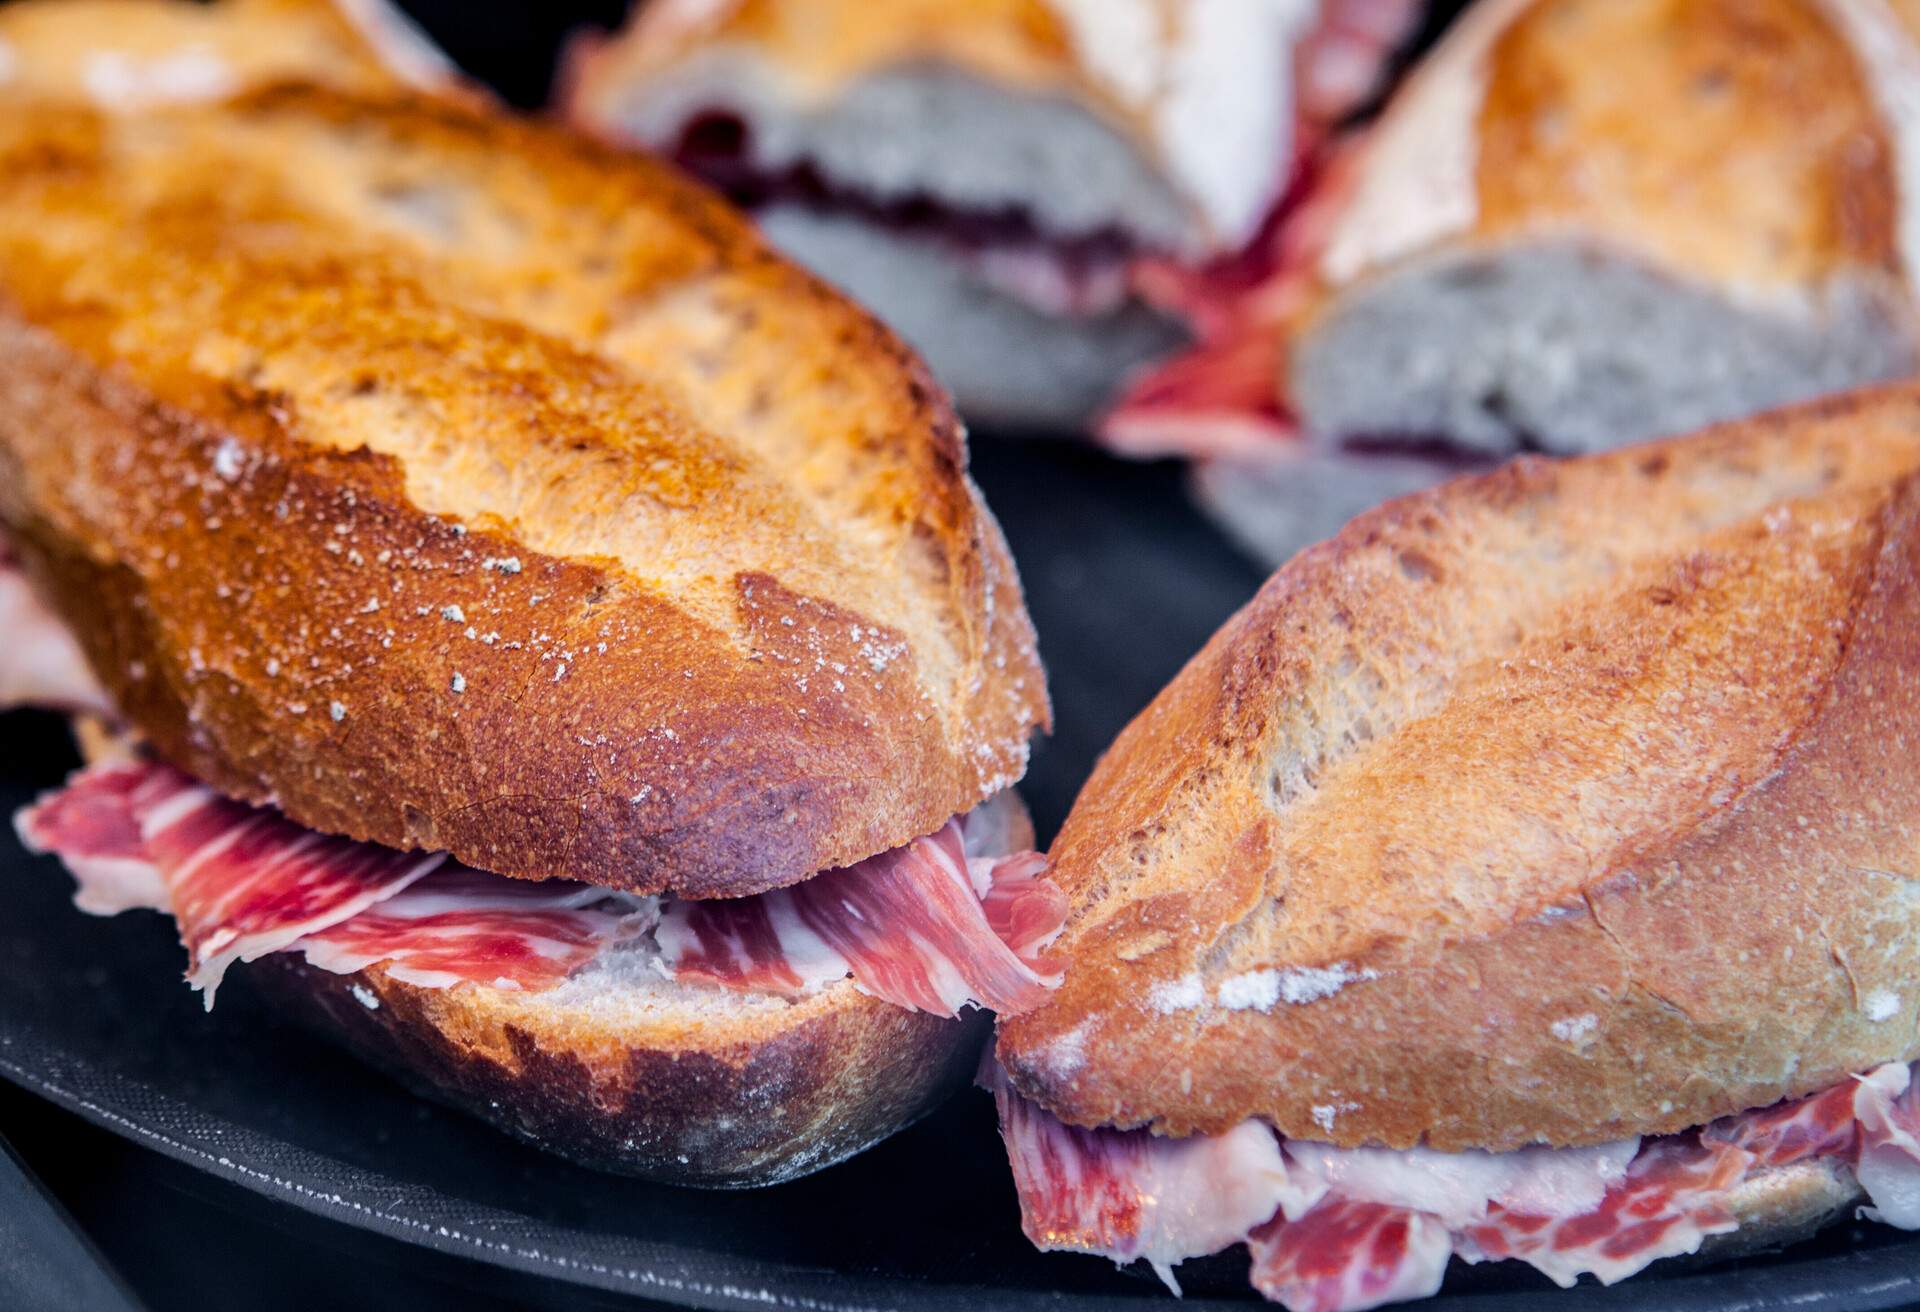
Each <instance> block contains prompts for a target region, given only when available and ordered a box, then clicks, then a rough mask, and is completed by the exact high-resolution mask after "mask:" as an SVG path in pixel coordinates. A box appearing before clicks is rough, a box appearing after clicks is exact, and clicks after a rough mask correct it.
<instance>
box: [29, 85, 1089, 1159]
mask: <svg viewBox="0 0 1920 1312" xmlns="http://www.w3.org/2000/svg"><path fill="white" fill-rule="evenodd" d="M85 100H86V97H84V96H75V95H71V94H67V93H65V92H56V93H48V94H45V95H35V96H26V97H22V98H20V99H19V100H17V101H15V102H12V103H9V104H8V106H7V112H6V113H5V114H4V115H0V529H3V530H4V535H5V538H6V541H7V543H8V548H7V553H8V554H7V557H6V559H7V560H8V562H9V571H8V573H7V575H6V577H5V579H4V582H0V599H4V600H5V602H6V604H7V605H9V606H10V607H17V608H19V612H20V613H23V614H26V613H31V614H32V615H33V618H32V620H31V631H32V632H33V633H35V634H37V635H41V636H42V637H43V638H44V639H45V642H44V644H40V643H35V644H17V643H14V642H11V641H10V642H8V643H6V644H4V650H0V667H4V666H7V665H10V664H12V663H14V662H17V661H19V660H20V658H21V657H22V656H23V655H25V656H27V657H28V658H29V659H32V660H36V661H37V662H38V663H39V665H40V666H41V667H43V668H40V669H38V671H37V672H36V671H34V670H29V671H27V672H26V673H24V674H23V673H19V672H16V671H13V670H6V671H5V672H4V673H0V685H4V686H6V687H10V688H14V689H23V690H26V693H27V694H28V695H31V696H32V697H33V698H34V700H37V701H41V702H47V701H51V702H54V703H56V704H59V705H62V706H74V707H82V708H86V709H90V710H93V711H94V712H96V713H98V714H102V715H109V716H111V717H112V718H113V719H114V720H115V721H116V722H117V723H118V724H119V725H120V726H122V727H123V728H124V730H125V731H127V732H128V733H129V734H131V735H132V736H134V737H135V738H136V739H137V741H138V744H139V745H138V748H137V750H136V752H135V753H134V754H133V755H132V756H131V759H122V760H119V761H106V762H102V763H99V764H96V765H94V766H92V767H90V768H88V769H85V770H83V771H82V772H80V773H79V774H78V775H76V776H75V777H74V778H73V779H71V780H70V781H69V782H68V783H67V784H66V786H65V787H63V788H61V789H58V790H55V791H54V792H52V793H50V794H48V795H47V796H46V797H44V798H42V799H41V800H40V801H39V802H38V803H37V804H36V805H34V806H32V807H29V808H28V809H27V810H25V811H24V812H23V813H22V814H21V815H20V816H19V817H18V818H17V822H16V823H17V828H18V830H19V833H20V835H21V837H22V838H23V839H24V841H25V842H26V843H27V845H28V846H29V847H31V848H33V849H36V850H39V851H43V852H46V853H49V854H51V855H52V856H53V857H57V858H58V859H59V860H60V861H61V862H63V863H64V864H65V866H66V867H67V869H68V870H69V871H70V872H71V873H72V875H73V877H74V878H75V880H76V882H77V885H78V893H77V897H76V900H77V902H78V904H79V905H80V907H81V908H82V909H83V910H86V911H92V912H98V913H112V912H117V911H121V910H126V909H132V908H152V909H154V910H157V911H160V912H163V913H165V914H167V915H170V916H171V917H172V918H173V919H174V921H175V922H176V926H177V928H178V931H179V934H180V937H181V941H182V943H183V946H184V947H185V949H186V952H187V958H188V979H189V981H190V982H191V983H192V984H193V985H194V986H196V987H198V988H200V989H201V990H203V991H204V993H205V995H206V997H207V1000H208V1002H209V1004H210V1005H211V1003H212V1001H213V998H214V996H215V991H216V989H217V988H218V987H219V986H220V984H221V981H222V980H223V978H225V977H226V975H227V972H228V971H229V970H230V969H232V968H233V967H235V966H237V965H241V964H242V963H250V964H246V965H244V966H243V967H242V970H243V973H244V974H246V975H247V976H248V977H249V983H250V984H251V985H252V986H254V987H255V988H256V989H257V990H258V991H259V992H260V993H261V994H262V995H263V996H265V997H267V998H269V999H270V1000H273V1001H274V1002H275V1003H276V1005H279V1006H283V1007H285V1008H286V1009H287V1010H288V1012H289V1014H292V1015H294V1016H297V1017H299V1018H301V1019H303V1020H304V1021H306V1022H307V1023H309V1024H311V1025H313V1026H315V1027H316V1028H317V1029H319V1030H320V1031H321V1032H323V1033H326V1034H330V1035H332V1036H333V1037H335V1038H337V1039H338V1040H340V1041H342V1042H344V1043H345V1044H346V1045H347V1046H349V1047H350V1048H352V1049H354V1050H356V1051H358V1052H360V1053H361V1054H363V1055H364V1056H366V1057H367V1058H368V1059H370V1060H371V1061H373V1062H374V1063H375V1064H377V1065H379V1066H382V1067H384V1068H386V1069H387V1070H389V1071H392V1072H394V1073H395V1074H397V1075H398V1076H399V1077H400V1078H401V1079H403V1080H405V1081H407V1082H408V1083H409V1084H411V1085H413V1086H414V1087H415V1088H417V1089H419V1090H420V1091H421V1092H423V1093H424V1094H426V1095H427V1096H430V1097H433V1098H436V1099H439V1100H442V1101H445V1102H448V1103H451V1104H453V1105H456V1106H459V1107H464V1108H466V1109H468V1110H470V1111H472V1112H474V1113H475V1114H477V1115H479V1116H481V1117H484V1118H486V1119H487V1120H489V1121H492V1122H494V1123H495V1124H497V1125H499V1126H500V1127H501V1128H503V1129H505V1130H508V1131H509V1132H511V1133H513V1134H516V1135H518V1136H520V1137H522V1138H524V1139H527V1140H530V1141H532V1142H533V1143H536V1144H538V1145H540V1146H542V1147H545V1148H548V1149H550V1150H553V1151H555V1152H559V1153H563V1154H565V1155H568V1156H570V1157H573V1158H575V1159H578V1160H580V1161H582V1162H585V1163H587V1164H589V1165H591V1166H594V1167H598V1168H602V1169H608V1170H615V1171H625V1172H631V1173H635V1174H640V1175H644V1176H649V1177H653V1178H657V1179H662V1180H670V1181H675V1182H680V1183H689V1184H701V1185H713V1186H741V1185H752V1184H764V1183H768V1182H772V1181H776V1180H781V1179H787V1178H791V1177H793V1176H796V1175H799V1174H802V1173H805V1172H807V1171H811V1170H816V1169H819V1168H820V1167H823V1166H826V1165H828V1164H830V1163H832V1162H834V1161H837V1160H839V1159H841V1158H843V1157H845V1156H847V1155H849V1154H851V1153H854V1152H857V1151H859V1150H860V1149H861V1148H863V1147H865V1146H867V1145H868V1144H871V1143H873V1142H875V1141H876V1140H878V1139H879V1138H881V1137H883V1136H885V1135H887V1134H888V1133H890V1132H892V1131H893V1130H895V1129H898V1128H899V1127H900V1126H902V1125H904V1124H906V1123H908V1122H909V1121H911V1120H913V1119H914V1118H915V1117H917V1116H919V1115H920V1114H922V1113H923V1112H925V1111H926V1110H927V1109H928V1108H930V1107H931V1106H932V1105H933V1104H934V1103H935V1102H936V1101H938V1100H939V1099H940V1098H941V1097H943V1096H944V1095H945V1094H946V1093H947V1092H948V1091H949V1090H950V1089H951V1088H953V1087H954V1086H955V1085H956V1084H964V1083H965V1080H966V1078H967V1077H968V1075H970V1073H971V1071H972V1067H973V1064H974V1061H975V1058H976V1054H977V1044H978V1040H979V1038H980V1037H981V1035H982V1033H983V1023H984V1020H983V1018H982V1017H980V1016H978V1015H977V1014H973V1013H975V1012H977V1011H978V1009H979V1008H980V1007H1001V1008H1005V1009H1009V1010H1015V1009H1018V1008H1020V1007H1024V1006H1029V1005H1032V1004H1033V1003H1034V1002H1036V1001H1037V1000H1038V999H1039V998H1040V997H1042V996H1044V995H1045V993H1046V992H1048V991H1049V990H1050V989H1051V988H1052V987H1053V986H1054V985H1056V984H1057V982H1058V972H1057V970H1056V969H1055V967H1054V964H1053V963H1052V961H1051V959H1050V957H1048V955H1047V953H1046V951H1045V945H1046V942H1047V941H1048V939H1049V938H1050V937H1051V935H1052V934H1053V933H1054V932H1056V931H1057V929H1058V926H1059V919H1060V916H1061V914H1062V912H1063V908H1064V902H1063V899H1062V898H1061V897H1060V895H1059V894H1058V891H1057V889H1055V888H1054V887H1053V886H1052V885H1051V884H1050V883H1048V881H1047V880H1046V879H1045V877H1044V874H1043V872H1042V869H1041V863H1040V862H1039V860H1038V858H1036V857H1034V856H1032V855H1031V854H1030V853H1025V854H1023V852H1024V849H1026V848H1027V847H1029V846H1030V845H1031V842H1032V837H1031V829H1030V827H1029V826H1028V824H1027V822H1026V820H1025V816H1024V813H1023V811H1022V809H1021V808H1020V806H1019V803H1018V801H1017V799H1016V798H1015V797H1014V795H1013V793H1012V792H1011V791H1010V790H1011V788H1012V786H1013V785H1014V783H1015V782H1016V781H1017V780H1018V779H1019V778H1020V776H1021V774H1022V773H1023V771H1024V767H1025V762H1026V758H1027V750H1028V741H1029V738H1030V736H1031V735H1032V734H1033V732H1034V731H1035V730H1036V729H1040V728H1043V727H1044V726H1045V725H1046V724H1047V722H1048V714H1049V712H1048V706H1047V697H1046V690H1045V683H1044V675H1043V673H1042V670H1041V667H1040V664H1039V661H1038V658H1037V656H1036V653H1035V648H1034V642H1033V632H1032V628H1031V625H1030V623H1029V621H1028V618H1027V616H1026V613H1025V609H1024V606H1023V603H1022V599H1021V591H1020V585H1019V580H1018V578H1017V576H1016V575H1015V572H1014V569H1013V565H1012V563H1011V560H1010V558H1009V556H1008V553H1007V549H1006V545H1005V542H1004V540H1003V539H1002V537H1001V534H1000V531H999V529H998V527H997V525H996V524H995V523H994V521H993V519H992V517H991V515H990V514H989V512H988V511H987V509H986V508H985V506H984V505H983V504H982V502H981V500H980V497H979V494H978V491H977V490H976V489H975V487H974V485H973V483H972V481H971V480H970V479H969V477H968V475H967V471H966V463H967V458H966V447H965V444H964V439H963V435H962V433H961V430H960V428H959V426H958V424H957V422H956V420H955V418H954V416H953V414H952V413H951V411H950V409H949V407H948V404H947V402H946V400H945V398H944V397H943V395H942V394H941V392H940V390H939V389H938V387H937V386H936V385H935V384H934V383H933V381H932V379H931V378H930V377H929V376H928V374H927V373H926V371H925V369H924V368H923V367H922V366H921V365H920V363H919V362H918V361H917V360H916V358H915V357H914V356H913V355H912V354H911V353H910V352H909V351H908V350H907V349H906V348H905V347H904V346H902V345H901V343H900V342H899V341H898V339H896V338H895V337H894V336H893V335H892V334H891V333H889V332H888V331H887V330H886V329H884V328H883V327H881V326H880V325H879V324H878V323H877V322H876V321H875V320H874V319H872V318H871V317H870V316H869V315H867V314H866V313H865V312H864V311H862V310H860V309H859V308H858V307H856V306H855V305H853V304H852V303H851V302H849V301H848V300H846V299H845V298H843V297H842V296H840V295H839V294H837V293H835V292H833V291H832V290H830V289H829V288H827V287H826V286H825V285H824V284H822V283H820V282H819V281H817V280H816V279H814V278H813V277H811V276H810V275H808V274H806V273H804V272H802V271H801V270H799V269H798V268H796V267H795V266H793V265H792V264H790V263H788V262H787V261H785V260H784V259H782V258H781V257H779V256H777V255H776V254H774V253H773V252H772V251H771V250H770V249H769V248H768V247H767V246H766V245H765V244H764V243H763V242H762V241H761V239H760V238H759V237H758V236H757V235H756V234H755V233H754V231H753V230H752V228H751V227H750V226H749V225H748V223H747V222H746V221H745V220H744V219H743V218H742V217H740V216H739V215H738V214H737V213H736V212H734V211H733V210H732V209H731V208H729V207H728V206H727V205H726V204H725V203H724V202H722V201H721V200H720V199H719V198H717V197H715V196H713V195H712V194H710V193H709V192H707V191H706V190H704V189H703V188H701V187H699V186H697V185H695V184H693V183H691V182H689V181H687V180H685V179H684V178H682V177H681V176H680V175H679V174H678V173H677V172H676V171H674V170H672V169H670V168H668V167H667V166H664V165H660V164H655V163H652V162H649V161H647V160H644V159H640V158H635V157H632V156H627V155H622V154H619V153H616V152H613V151H609V150H606V149H603V148H598V147H594V146H592V145H590V144H588V143H583V142H581V141H580V140H578V139H576V138H574V137H572V136H569V135H567V134H565V133H563V132H561V131H559V130H557V129H553V128H549V127H545V126H541V125H537V124H532V123H527V122H522V121H518V120H515V119H513V118H511V117H508V116H506V115H503V114H500V113H496V112H493V111H491V110H488V109H486V108H484V107H476V106H472V105H467V104H460V103H453V102H451V101H448V100H446V99H442V98H423V97H421V96H418V95H414V94H409V93H406V92H399V91H384V92H382V91H359V90H346V89H341V88H339V87H337V86H334V87H327V86H321V85H317V84H300V83H292V84H286V83H283V84H276V85H272V86H266V87H262V88H259V89H254V90H246V91H242V92H241V93H240V94H238V95H236V96H234V97H233V98H231V99H227V100H224V101H220V102H218V103H211V104H208V103H186V104H172V105H166V106H155V105H151V104H149V105H147V106H145V107H143V108H142V110H141V112H139V113H131V114H124V113H118V112H114V111H113V110H112V109H110V108H109V109H105V110H103V109H101V108H100V107H98V106H96V105H90V104H87V103H85ZM21 631H25V630H21ZM8 632H9V636H10V637H11V635H12V633H13V632H15V630H14V629H13V628H12V627H11V626H10V627H9V630H8ZM43 645H44V651H43V650H42V646H43ZM23 646H24V647H25V648H26V650H25V651H23ZM63 660H65V661H66V662H67V663H68V666H67V668H66V669H65V670H64V671H63V670H62V669H61V662H62V661H63Z"/></svg>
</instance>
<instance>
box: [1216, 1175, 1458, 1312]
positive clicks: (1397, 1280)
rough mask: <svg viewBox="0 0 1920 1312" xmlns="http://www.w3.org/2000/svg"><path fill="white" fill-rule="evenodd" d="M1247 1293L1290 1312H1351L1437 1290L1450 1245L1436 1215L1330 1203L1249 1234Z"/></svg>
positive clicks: (1276, 1220)
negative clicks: (1250, 1259) (1257, 1293)
mask: <svg viewBox="0 0 1920 1312" xmlns="http://www.w3.org/2000/svg"><path fill="white" fill-rule="evenodd" d="M1247 1249H1248V1251H1249V1252H1251V1253H1252V1254H1253V1270H1252V1273H1251V1279H1252V1281H1253V1287H1254V1288H1255V1289H1257V1290H1259V1291H1260V1292H1261V1293H1262V1294H1264V1295H1266V1296H1267V1297H1268V1298H1270V1299H1272V1300H1273V1301H1274V1302H1276V1303H1280V1304H1282V1305H1284V1306H1286V1307H1288V1308H1291V1309H1293V1312H1354V1310H1355V1309H1359V1308H1369V1307H1379V1306H1380V1305H1381V1304H1382V1303H1397V1302H1400V1301H1402V1300H1405V1299H1410V1298H1426V1297H1428V1296H1429V1295H1431V1294H1435V1293H1438V1292H1439V1289H1440V1281H1441V1280H1442V1279H1443V1278H1444V1277H1445V1276H1446V1273H1447V1257H1448V1255H1449V1253H1450V1252H1451V1251H1452V1241H1451V1239H1450V1237H1449V1236H1448V1234H1447V1227H1446V1226H1445V1225H1444V1224H1442V1223H1441V1221H1440V1219H1439V1218H1438V1217H1435V1216H1432V1215H1430V1214H1428V1213H1426V1212H1416V1211H1412V1210H1410V1209H1408V1208H1405V1207H1389V1206H1387V1205H1386V1204H1384V1203H1356V1202H1354V1201H1352V1200H1350V1199H1346V1198H1329V1199H1328V1200H1326V1201H1325V1202H1324V1203H1322V1204H1320V1205H1319V1206H1318V1207H1315V1208H1314V1209H1313V1210H1312V1211H1311V1212H1308V1213H1307V1214H1306V1215H1305V1216H1303V1217H1301V1218H1300V1219H1299V1220H1297V1221H1290V1220H1288V1219H1287V1218H1285V1217H1283V1216H1280V1217H1275V1218H1274V1219H1273V1220H1271V1221H1269V1222H1267V1223H1266V1224H1265V1225H1263V1226H1260V1227H1258V1228H1257V1229H1255V1230H1254V1231H1253V1233H1252V1234H1250V1235H1248V1236H1247Z"/></svg>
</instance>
